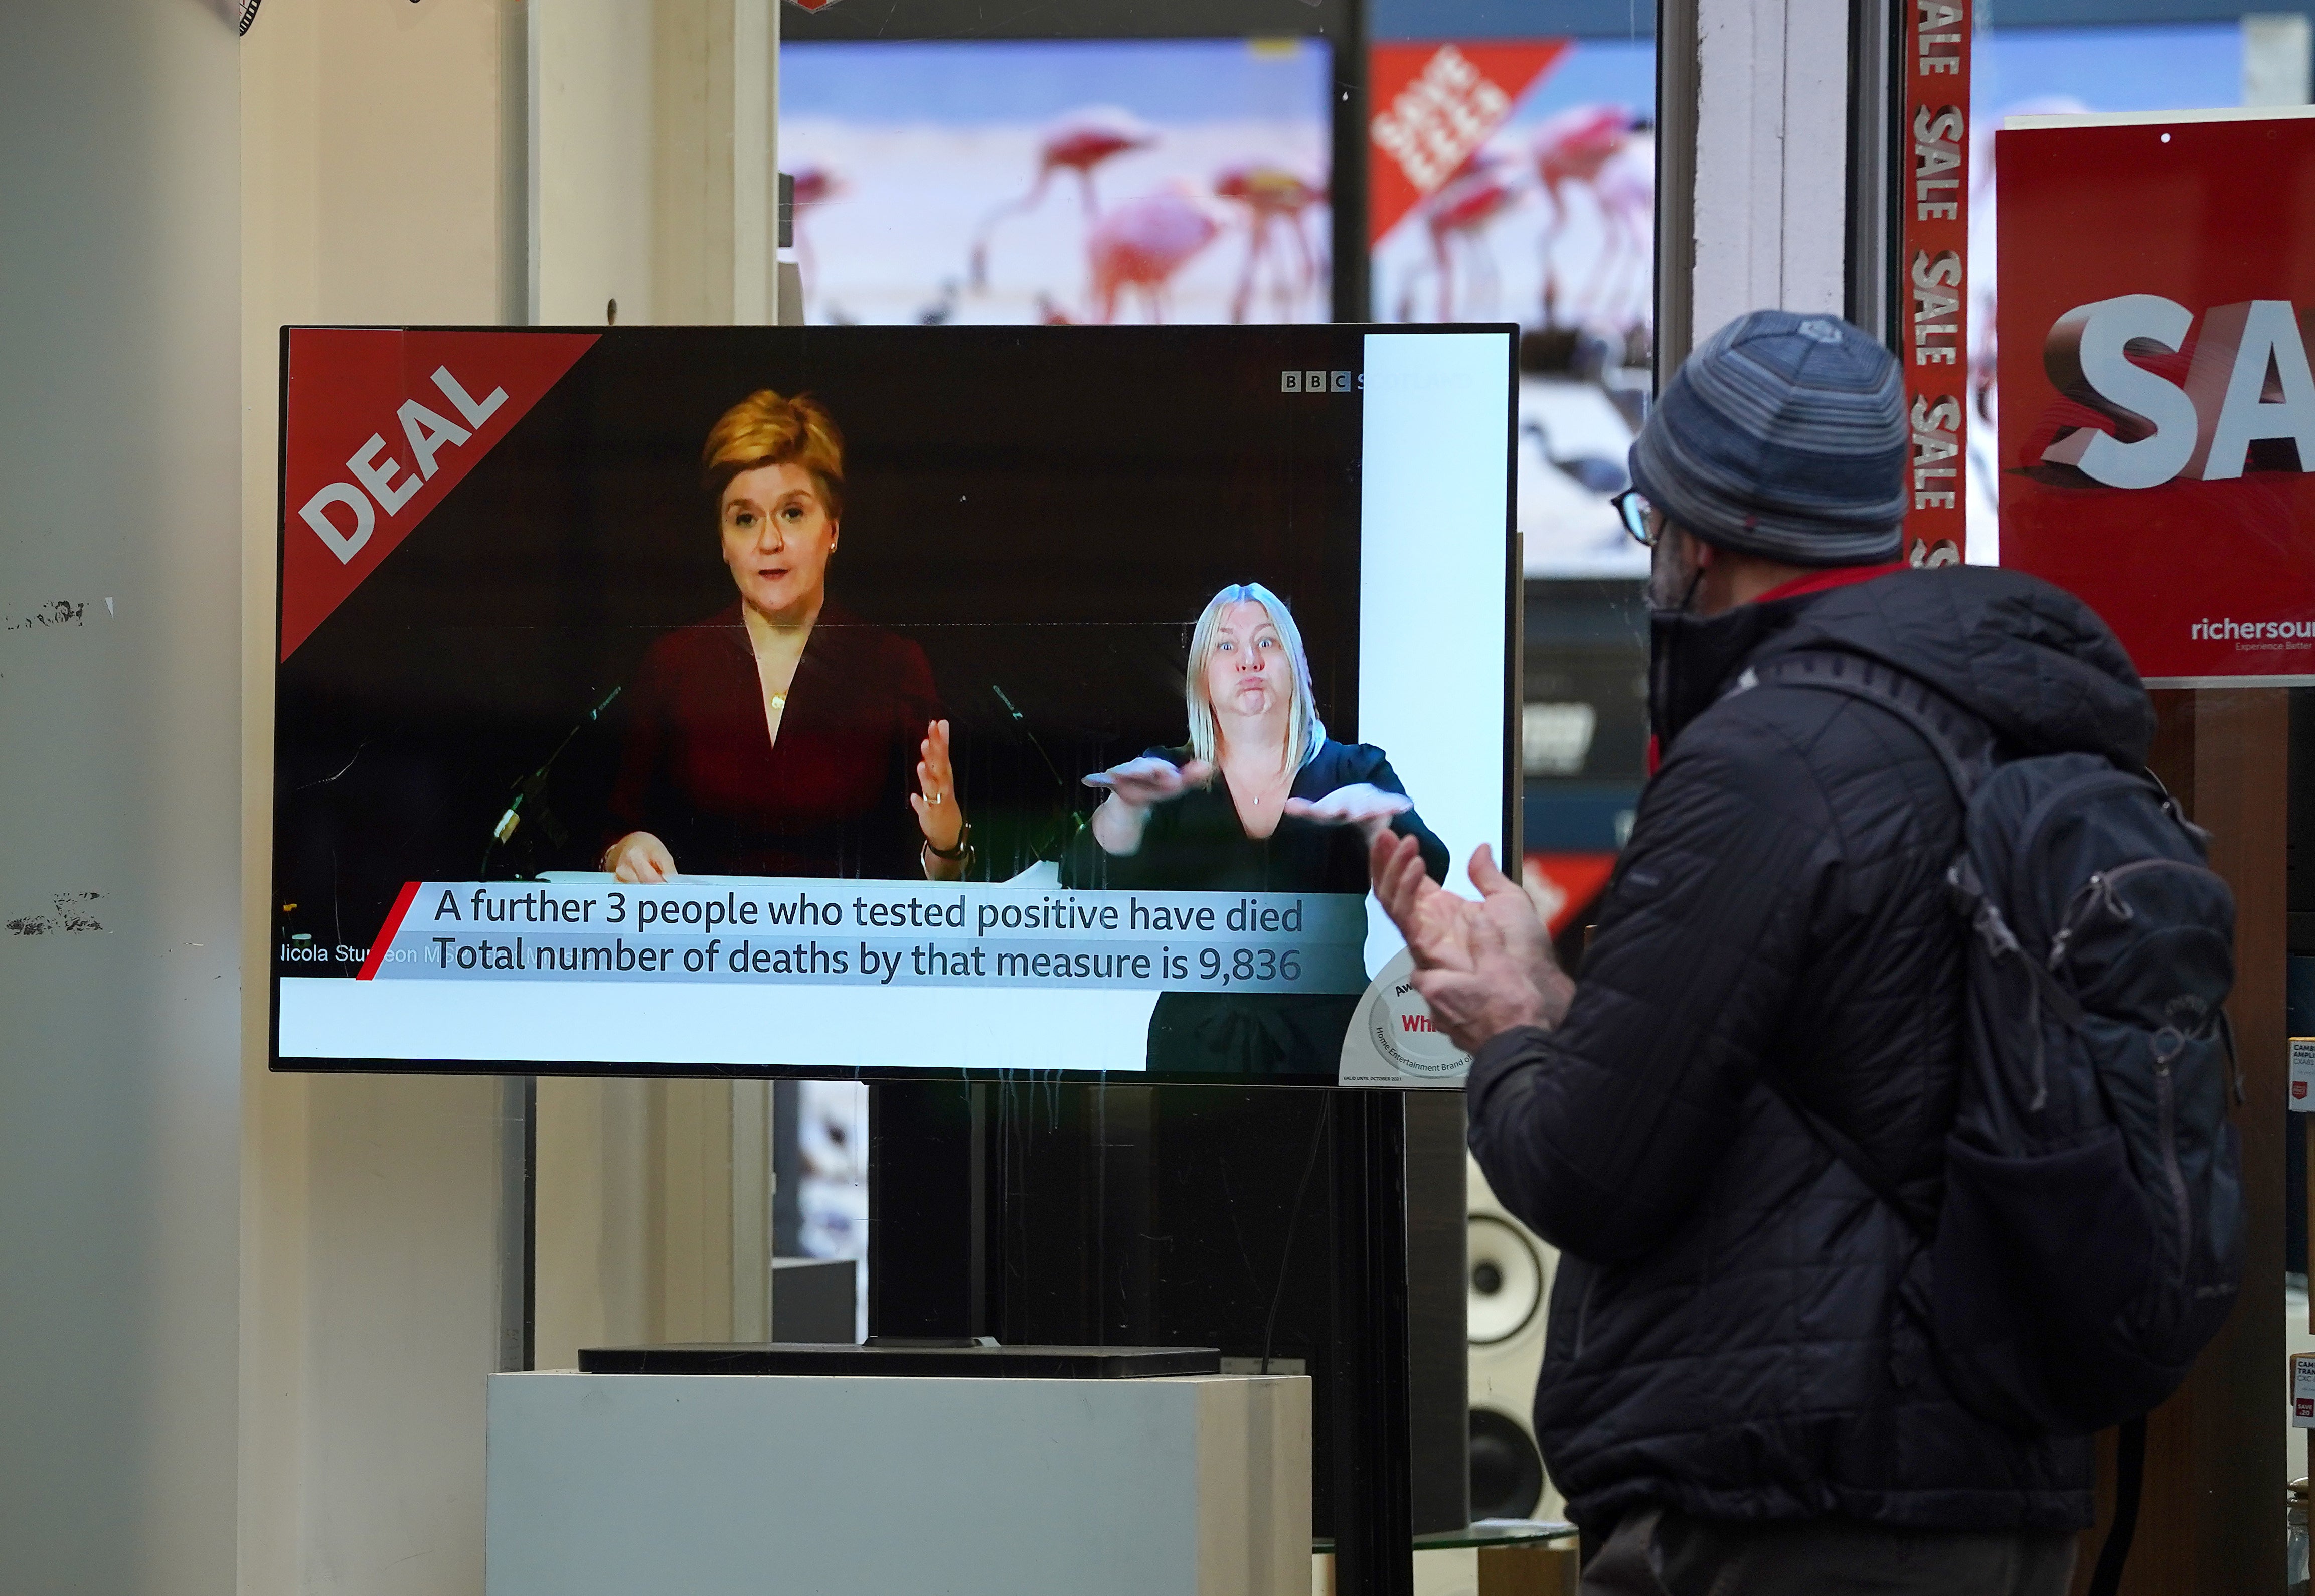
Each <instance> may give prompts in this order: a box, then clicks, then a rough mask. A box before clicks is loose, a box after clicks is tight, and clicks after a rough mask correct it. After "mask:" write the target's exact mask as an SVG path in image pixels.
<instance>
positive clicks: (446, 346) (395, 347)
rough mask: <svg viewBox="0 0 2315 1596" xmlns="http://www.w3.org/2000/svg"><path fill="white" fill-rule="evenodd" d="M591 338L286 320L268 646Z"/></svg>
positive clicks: (446, 484)
mask: <svg viewBox="0 0 2315 1596" xmlns="http://www.w3.org/2000/svg"><path fill="white" fill-rule="evenodd" d="M598 336H599V334H597V333H593V332H397V331H394V330H392V329H383V330H381V329H374V328H359V329H355V328H331V327H293V328H291V329H290V330H289V350H288V363H287V367H286V368H285V370H284V372H283V375H282V382H283V385H284V397H283V403H282V446H281V465H282V479H281V480H282V491H281V653H280V658H282V659H284V660H287V659H288V657H289V656H290V655H291V654H293V653H295V652H297V645H298V644H299V643H304V642H305V641H306V639H307V638H308V637H311V636H312V635H313V634H314V629H315V627H316V626H319V625H321V624H322V623H323V622H324V620H326V619H328V618H329V615H330V612H331V611H332V610H333V609H335V608H337V607H338V606H339V605H341V604H342V603H344V602H345V601H346V598H347V596H348V595H349V594H350V593H352V591H353V590H355V589H356V588H358V587H359V586H361V584H362V580H363V579H364V578H365V577H367V576H368V575H369V573H370V572H373V571H375V570H377V567H378V563H379V562H380V561H382V560H384V559H385V558H386V555H388V554H392V553H393V552H394V550H395V547H396V546H398V545H400V544H401V542H402V540H403V539H404V538H405V537H407V536H410V534H411V532H412V530H414V529H415V528H416V527H417V525H418V523H419V522H421V521H422V520H424V519H426V516H427V512H428V511H430V510H432V509H433V508H434V507H435V506H436V505H437V504H439V503H440V502H441V501H442V497H443V495H444V494H446V493H448V492H449V491H450V490H451V489H452V488H453V487H456V486H457V483H458V482H459V481H460V479H462V478H463V477H465V475H466V473H467V472H469V471H471V470H473V469H474V468H475V463H476V462H477V461H479V460H480V459H481V458H482V457H483V456H484V455H485V454H487V453H489V452H490V449H491V448H492V445H494V444H496V443H497V442H498V440H499V439H501V438H504V437H505V436H506V435H507V432H508V430H510V429H511V428H512V427H513V426H514V424H515V422H517V421H520V420H521V419H522V417H523V416H524V415H525V414H526V413H528V411H529V410H530V407H531V406H532V405H534V404H536V403H538V402H539V400H540V399H541V398H543V397H544V396H545V393H546V391H547V389H549V388H551V387H553V386H554V385H555V383H556V382H557V381H559V380H560V379H561V378H562V376H563V373H564V372H566V371H568V370H570V369H571V368H572V365H573V363H575V362H576V361H577V360H578V359H579V357H580V356H581V355H583V354H585V353H586V352H587V350H589V349H590V347H591V346H592V345H593V344H594V341H595V340H596V338H597V337H598Z"/></svg>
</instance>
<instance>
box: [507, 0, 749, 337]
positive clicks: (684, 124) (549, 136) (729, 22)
mask: <svg viewBox="0 0 2315 1596" xmlns="http://www.w3.org/2000/svg"><path fill="white" fill-rule="evenodd" d="M529 34H530V49H529V67H530V79H529V112H530V131H531V140H530V162H531V168H530V169H531V177H532V187H533V192H534V199H533V201H532V206H531V210H530V217H529V222H530V242H531V263H530V264H531V270H530V297H529V301H528V303H529V306H530V311H531V317H530V319H531V320H533V321H534V322H537V323H539V324H546V325H554V324H582V325H583V324H592V323H599V322H601V321H603V320H604V319H605V317H606V315H607V312H608V306H609V304H610V302H611V301H613V300H616V301H617V303H618V307H619V321H620V322H621V323H623V324H628V325H640V324H652V323H658V324H666V325H673V324H687V323H688V324H698V323H708V324H719V323H731V322H740V323H751V324H760V323H767V322H771V321H774V320H776V319H777V318H776V315H775V314H774V311H775V309H776V305H775V279H774V268H773V262H774V256H775V253H776V251H775V241H774V232H775V228H776V221H777V217H776V210H777V191H776V170H777V166H778V128H777V118H776V114H775V111H774V108H775V106H776V102H777V97H778V43H779V15H778V7H777V0H533V4H532V7H531V15H530V29H529Z"/></svg>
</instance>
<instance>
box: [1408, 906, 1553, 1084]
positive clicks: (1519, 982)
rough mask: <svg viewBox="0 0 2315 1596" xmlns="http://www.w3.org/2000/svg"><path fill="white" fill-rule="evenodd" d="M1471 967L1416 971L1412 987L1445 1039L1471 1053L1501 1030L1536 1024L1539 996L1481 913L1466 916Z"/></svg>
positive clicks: (1541, 1012)
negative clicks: (1469, 933)
mask: <svg viewBox="0 0 2315 1596" xmlns="http://www.w3.org/2000/svg"><path fill="white" fill-rule="evenodd" d="M1469 947H1470V953H1471V968H1470V969H1468V970H1446V969H1432V970H1417V971H1415V990H1416V991H1418V992H1420V993H1422V994H1423V1001H1424V1002H1425V1003H1427V1004H1429V1005H1430V1006H1431V1021H1432V1024H1435V1025H1437V1026H1438V1027H1439V1028H1440V1029H1441V1031H1444V1032H1445V1033H1447V1036H1448V1040H1449V1041H1450V1042H1453V1043H1454V1044H1455V1045H1456V1046H1457V1047H1459V1048H1461V1049H1462V1050H1463V1051H1465V1052H1467V1053H1476V1052H1477V1051H1479V1050H1480V1049H1481V1048H1483V1047H1485V1046H1486V1045H1487V1043H1489V1042H1493V1041H1494V1040H1495V1038H1496V1037H1498V1036H1501V1035H1502V1034H1503V1033H1504V1032H1506V1031H1511V1030H1515V1029H1517V1028H1518V1027H1519V1026H1521V1025H1542V1024H1548V1023H1549V1022H1548V1020H1547V1019H1546V1018H1545V1017H1544V1005H1543V995H1542V994H1541V993H1540V992H1539V991H1537V990H1536V987H1535V983H1534V982H1533V981H1532V980H1530V979H1529V973H1528V971H1527V968H1526V967H1525V966H1524V965H1523V964H1522V963H1521V962H1520V960H1519V959H1518V958H1516V957H1515V956H1514V955H1513V954H1512V950H1511V947H1510V945H1509V944H1507V943H1505V942H1504V941H1503V933H1502V932H1500V931H1498V930H1497V929H1496V928H1495V922H1494V921H1492V920H1490V919H1488V918H1486V916H1485V915H1477V916H1474V917H1473V918H1472V926H1471V938H1470V944H1469Z"/></svg>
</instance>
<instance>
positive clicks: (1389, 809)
mask: <svg viewBox="0 0 2315 1596" xmlns="http://www.w3.org/2000/svg"><path fill="white" fill-rule="evenodd" d="M1414 807H1415V801H1414V800H1413V799H1412V798H1409V797H1408V796H1407V795H1406V794H1404V793H1386V792H1385V791H1383V790H1382V789H1381V788H1380V787H1378V786H1376V785H1374V784H1373V783H1372V782H1353V783H1352V784H1351V785H1349V786H1347V787H1336V788H1335V790H1334V791H1333V792H1331V793H1329V794H1326V796H1325V797H1324V798H1315V799H1314V798H1289V799H1288V800H1287V801H1286V812H1287V813H1288V814H1291V815H1293V816H1296V817H1297V818H1299V819H1301V820H1317V821H1318V822H1319V823H1320V824H1322V825H1328V826H1356V827H1357V828H1358V829H1360V830H1361V831H1362V832H1363V833H1365V835H1366V839H1367V846H1368V847H1373V846H1374V843H1375V838H1378V837H1380V836H1381V835H1382V834H1383V833H1384V832H1386V831H1388V830H1389V829H1390V822H1391V820H1392V819H1393V818H1394V817H1396V816H1398V815H1403V814H1405V813H1406V811H1408V810H1410V809H1413V808H1414Z"/></svg>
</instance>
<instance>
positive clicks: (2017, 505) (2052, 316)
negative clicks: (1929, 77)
mask: <svg viewBox="0 0 2315 1596" xmlns="http://www.w3.org/2000/svg"><path fill="white" fill-rule="evenodd" d="M1994 182H1995V193H1996V196H1997V199H1998V201H1999V209H2000V220H1999V221H1998V222H1997V223H1996V226H1997V228H1998V230H1999V234H2000V237H1999V240H1998V247H1999V249H2000V259H2001V278H2000V290H2001V291H2000V309H1999V311H1998V312H1997V315H1996V330H1997V332H1998V333H1999V336H2000V395H2001V414H2000V471H2001V500H2000V502H2001V563H2003V564H2004V565H2010V566H2015V567H2017V568H2018V569H2020V570H2023V571H2028V572H2033V573H2034V574H2035V575H2036V576H2040V577H2044V578H2046V579H2048V580H2049V581H2053V582H2055V583H2057V584H2058V585H2059V586H2060V587H2062V588H2066V589H2068V590H2071V591H2072V592H2074V593H2076V594H2078V595H2080V597H2081V598H2082V599H2084V600H2085V601H2087V602H2088V603H2089V605H2090V607H2092V608H2094V609H2096V610H2097V611H2098V614H2099V615H2100V616H2104V617H2105V619H2106V622H2107V625H2110V626H2112V627H2113V628H2114V629H2115V634H2117V635H2118V636H2119V637H2120V638H2121V639H2122V642H2123V645H2124V647H2125V648H2127V649H2128V650H2129V651H2130V655H2131V658H2132V659H2133V661H2136V663H2137V666H2138V669H2139V672H2140V674H2141V675H2142V676H2144V677H2146V678H2149V679H2150V680H2152V681H2154V682H2156V683H2158V684H2160V685H2165V686H2172V687H2187V686H2245V685H2249V684H2252V683H2266V684H2268V685H2282V684H2284V683H2289V682H2302V683H2303V682H2315V478H2311V477H2310V476H2309V475H2308V472H2309V471H2310V470H2311V469H2315V376H2311V375H2310V373H2309V369H2308V356H2307V341H2306V336H2305V332H2304V329H2303V327H2302V322H2301V318H2302V316H2303V315H2307V314H2309V313H2310V312H2311V311H2315V117H2310V116H2309V115H2307V114H2304V113H2302V114H2300V115H2297V116H2293V115H2290V114H2288V113H2278V114H2276V115H2274V116H2259V117H2256V118H2230V119H2228V120H2215V121H2196V120H2179V121H2165V122H2161V123H2160V124H2152V123H2139V124H2137V125H2134V126H2132V125H2115V124H2112V123H2108V124H2107V125H2103V126H2089V127H2053V128H2028V129H2018V130H2014V131H2004V132H2001V133H1998V134H1996V135H1995V136H1994Z"/></svg>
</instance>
